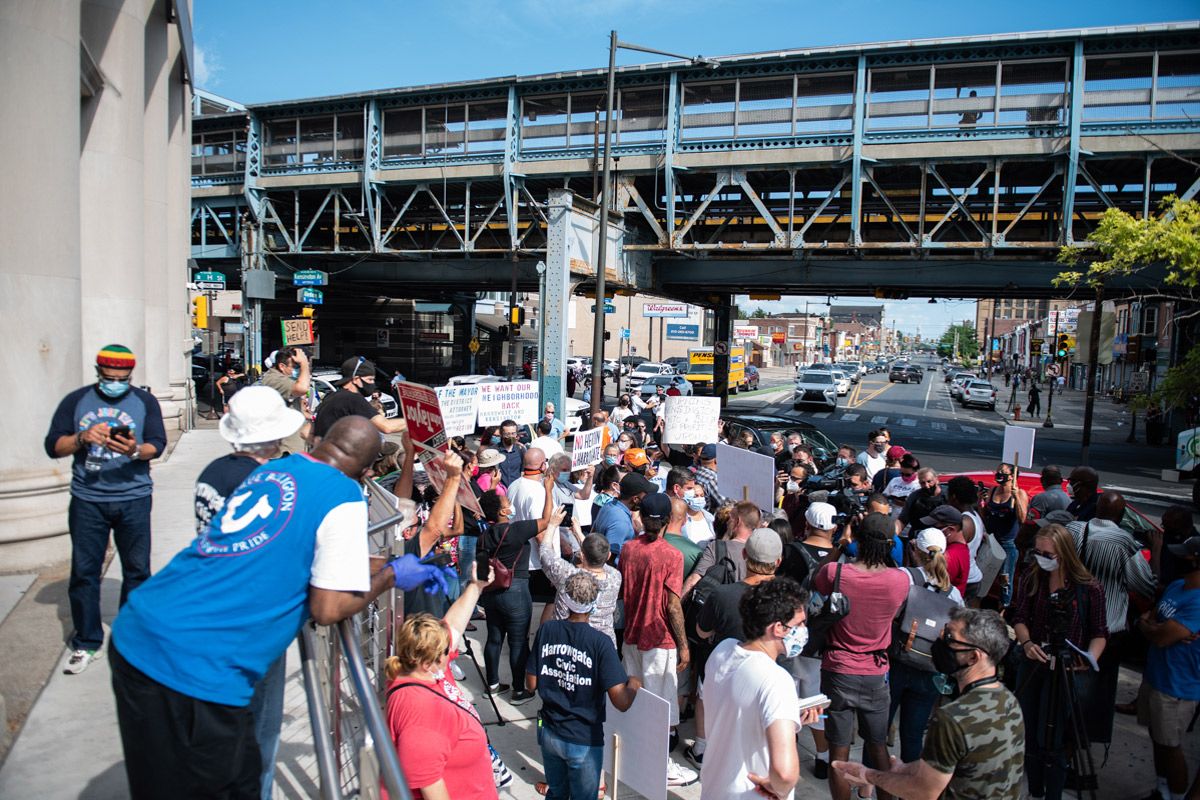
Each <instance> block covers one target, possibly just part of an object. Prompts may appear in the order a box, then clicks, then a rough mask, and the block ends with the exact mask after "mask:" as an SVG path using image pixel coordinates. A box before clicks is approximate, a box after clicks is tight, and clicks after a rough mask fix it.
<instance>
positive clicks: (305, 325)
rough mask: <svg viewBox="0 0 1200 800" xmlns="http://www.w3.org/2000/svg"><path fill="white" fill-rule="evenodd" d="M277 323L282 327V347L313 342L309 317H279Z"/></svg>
mask: <svg viewBox="0 0 1200 800" xmlns="http://www.w3.org/2000/svg"><path fill="white" fill-rule="evenodd" d="M279 324H280V325H281V326H282V327H283V346H284V347H295V346H296V345H301V344H312V343H313V332H312V320H311V319H281V320H280V321H279Z"/></svg>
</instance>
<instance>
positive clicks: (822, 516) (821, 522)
mask: <svg viewBox="0 0 1200 800" xmlns="http://www.w3.org/2000/svg"><path fill="white" fill-rule="evenodd" d="M835 516H837V509H836V508H834V507H833V506H831V505H830V504H829V503H809V505H808V510H807V511H805V512H804V521H805V522H807V523H808V524H809V525H812V526H813V527H814V528H819V529H820V530H823V531H827V530H829V529H830V528H832V527H834V524H833V518H834V517H835Z"/></svg>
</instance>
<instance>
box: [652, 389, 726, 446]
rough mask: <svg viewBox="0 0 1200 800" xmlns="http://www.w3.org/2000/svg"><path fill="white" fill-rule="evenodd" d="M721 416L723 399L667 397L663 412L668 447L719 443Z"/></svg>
mask: <svg viewBox="0 0 1200 800" xmlns="http://www.w3.org/2000/svg"><path fill="white" fill-rule="evenodd" d="M720 416H721V398H719V397H670V396H668V397H667V407H666V409H665V410H664V411H663V420H664V422H665V423H666V430H665V431H664V432H663V441H664V442H666V443H667V444H700V443H701V442H703V443H705V444H707V443H709V442H715V441H716V440H717V418H718V417H720Z"/></svg>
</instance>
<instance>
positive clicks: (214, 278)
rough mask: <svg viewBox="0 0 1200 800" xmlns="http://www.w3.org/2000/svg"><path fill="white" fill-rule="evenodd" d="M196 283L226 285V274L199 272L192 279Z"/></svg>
mask: <svg viewBox="0 0 1200 800" xmlns="http://www.w3.org/2000/svg"><path fill="white" fill-rule="evenodd" d="M192 280H194V281H195V282H196V283H200V282H201V281H203V282H204V283H225V273H223V272H197V273H196V275H195V277H194V278H192Z"/></svg>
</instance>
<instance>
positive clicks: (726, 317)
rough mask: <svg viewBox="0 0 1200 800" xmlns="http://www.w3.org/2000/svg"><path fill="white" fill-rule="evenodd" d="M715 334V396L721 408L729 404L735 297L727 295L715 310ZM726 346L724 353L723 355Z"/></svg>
mask: <svg viewBox="0 0 1200 800" xmlns="http://www.w3.org/2000/svg"><path fill="white" fill-rule="evenodd" d="M715 312H716V313H715V316H716V320H715V324H716V330H715V331H714V333H713V389H712V391H713V394H714V395H716V396H718V397H720V398H721V407H722V408H724V407H725V405H726V404H727V403H728V402H729V348H730V346H731V344H732V340H733V297H732V296H730V295H725V296H724V297H722V298H721V302H720V303H718V304H717V307H716V309H715ZM722 344H724V351H725V352H724V353H723V354H722V353H721V350H722V347H721V345H722Z"/></svg>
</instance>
